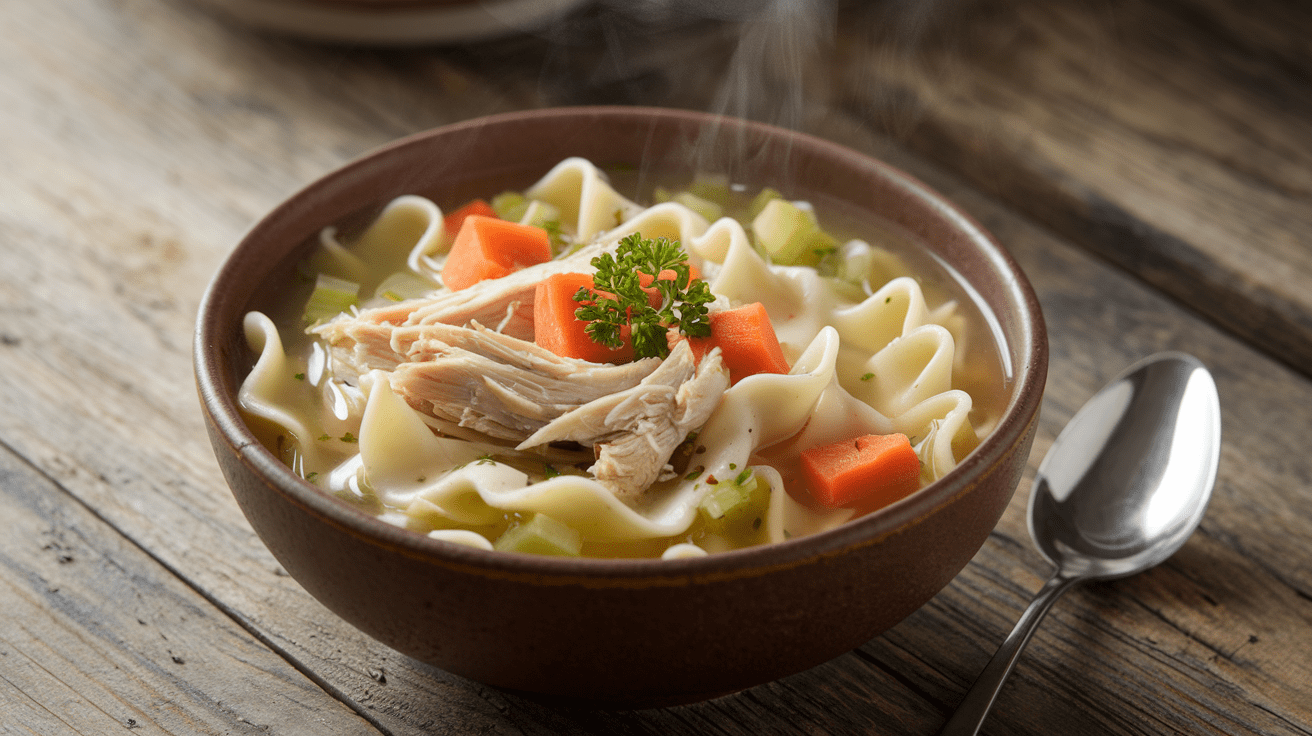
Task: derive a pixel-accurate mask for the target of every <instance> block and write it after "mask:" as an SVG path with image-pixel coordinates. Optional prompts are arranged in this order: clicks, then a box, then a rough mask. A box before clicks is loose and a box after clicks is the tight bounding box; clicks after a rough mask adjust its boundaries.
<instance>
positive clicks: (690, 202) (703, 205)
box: [674, 192, 724, 222]
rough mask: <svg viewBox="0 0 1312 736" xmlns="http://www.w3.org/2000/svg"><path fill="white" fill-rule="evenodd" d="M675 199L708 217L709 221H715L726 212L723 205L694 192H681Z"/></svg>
mask: <svg viewBox="0 0 1312 736" xmlns="http://www.w3.org/2000/svg"><path fill="white" fill-rule="evenodd" d="M674 201H675V202H678V203H679V204H681V205H683V206H684V207H687V208H688V209H690V210H692V211H693V212H696V213H697V214H699V215H701V216H702V217H704V218H706V221H707V222H715V221H716V220H718V219H720V217H721V216H722V215H723V214H724V208H723V207H721V206H720V205H718V204H716V203H715V202H712V201H711V200H709V199H705V198H703V197H699V196H697V195H696V194H693V193H692V192H679V193H678V194H676V195H674Z"/></svg>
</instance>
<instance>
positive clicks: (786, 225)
mask: <svg viewBox="0 0 1312 736" xmlns="http://www.w3.org/2000/svg"><path fill="white" fill-rule="evenodd" d="M752 232H753V233H754V234H755V235H756V243H757V245H759V246H760V247H761V248H762V249H763V250H764V251H765V252H766V254H767V255H769V256H770V260H771V261H773V262H774V263H778V264H780V265H784V266H815V265H817V264H819V263H820V262H821V261H822V260H825V259H826V258H827V257H829V256H833V255H834V254H835V253H837V251H838V241H837V240H835V239H834V237H833V236H832V235H830V234H829V233H826V232H825V231H824V230H821V229H820V225H819V224H817V223H816V220H815V215H814V214H813V213H811V212H808V211H806V210H803V209H801V208H800V207H798V206H797V205H795V204H793V203H792V202H789V201H787V200H784V199H772V200H770V201H769V202H768V203H767V204H766V205H765V207H763V208H762V209H761V213H760V214H758V215H757V216H756V217H755V218H754V219H753V220H752Z"/></svg>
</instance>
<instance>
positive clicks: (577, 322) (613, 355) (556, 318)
mask: <svg viewBox="0 0 1312 736" xmlns="http://www.w3.org/2000/svg"><path fill="white" fill-rule="evenodd" d="M582 287H587V288H589V289H592V288H594V287H593V283H592V275H591V274H586V273H558V274H553V275H551V276H548V277H547V278H546V280H544V281H543V282H542V283H540V284H538V286H537V291H536V293H535V294H534V297H533V342H535V343H537V344H538V345H541V346H542V347H544V348H546V349H547V350H550V351H551V352H553V353H555V354H556V355H560V356H563V357H566V358H578V359H580V360H587V361H590V362H593V363H626V362H628V361H630V360H633V345H632V344H630V343H629V342H628V328H627V327H625V328H623V329H621V331H620V332H621V335H623V336H624V338H625V342H624V345H623V346H621V347H618V348H610V347H607V346H605V345H602V344H600V343H597V342H594V341H593V340H592V337H591V336H590V335H588V333H587V325H588V323H587V322H584V321H583V320H581V319H579V318H577V317H575V316H574V311H575V310H577V309H578V308H579V307H580V306H582V304H580V303H579V302H576V301H574V294H575V293H577V292H578V290H579V289H580V288H582Z"/></svg>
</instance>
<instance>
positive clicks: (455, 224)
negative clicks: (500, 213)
mask: <svg viewBox="0 0 1312 736" xmlns="http://www.w3.org/2000/svg"><path fill="white" fill-rule="evenodd" d="M470 215H482V216H483V217H496V216H497V211H496V210H494V209H492V205H490V204H488V203H487V202H485V201H484V200H481V199H475V200H471V201H469V202H467V203H465V204H464V205H461V206H460V208H459V209H457V210H455V211H454V212H452V213H451V214H449V215H447V216H446V217H443V218H442V223H443V224H444V225H445V226H446V234H447V236H448V237H455V235H456V233H458V232H460V226H461V225H463V224H465V218H466V217H469V216H470Z"/></svg>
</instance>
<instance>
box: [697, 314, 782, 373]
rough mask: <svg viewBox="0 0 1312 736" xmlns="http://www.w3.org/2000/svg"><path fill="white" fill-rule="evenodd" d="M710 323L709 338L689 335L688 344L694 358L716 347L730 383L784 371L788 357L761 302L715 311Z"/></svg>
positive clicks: (700, 356) (699, 358)
mask: <svg viewBox="0 0 1312 736" xmlns="http://www.w3.org/2000/svg"><path fill="white" fill-rule="evenodd" d="M710 322H711V335H710V337H694V338H691V339H690V340H689V347H691V348H692V354H693V356H694V357H696V358H697V360H698V361H701V359H702V357H703V356H705V355H706V354H707V353H709V352H711V348H714V347H718V348H720V359H721V360H723V361H724V365H725V367H726V368H728V369H729V383H730V384H735V383H738V382H739V381H741V380H742V379H744V378H746V377H748V376H752V375H755V374H757V373H787V372H788V360H787V359H785V358H784V351H783V349H782V348H781V347H780V346H779V337H778V336H777V335H775V333H774V325H772V324H770V315H768V314H766V312H765V305H763V304H761V303H760V302H752V303H751V304H746V305H744V306H741V307H736V308H734V309H726V310H724V311H723V312H715V313H714V314H712V315H711V319H710Z"/></svg>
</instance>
